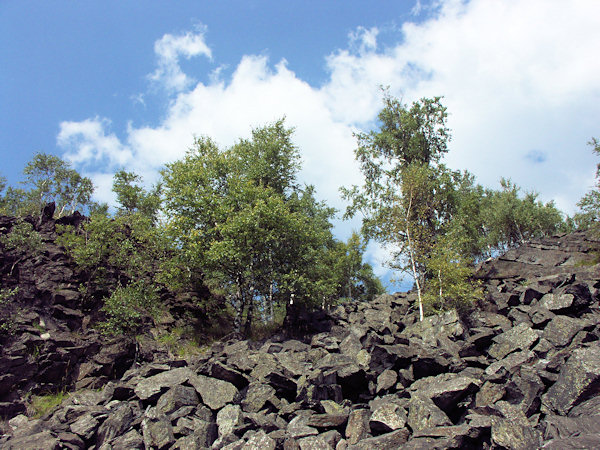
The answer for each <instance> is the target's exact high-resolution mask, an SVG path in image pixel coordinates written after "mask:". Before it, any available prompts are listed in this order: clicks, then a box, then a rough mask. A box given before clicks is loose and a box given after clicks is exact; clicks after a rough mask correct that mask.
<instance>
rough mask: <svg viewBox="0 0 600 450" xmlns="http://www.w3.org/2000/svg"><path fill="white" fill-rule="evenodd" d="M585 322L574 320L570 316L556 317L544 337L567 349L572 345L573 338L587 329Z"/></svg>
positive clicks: (546, 329) (545, 329)
mask: <svg viewBox="0 0 600 450" xmlns="http://www.w3.org/2000/svg"><path fill="white" fill-rule="evenodd" d="M587 325H588V324H587V323H586V322H585V321H583V320H579V319H573V318H572V317H568V316H555V317H554V318H553V319H552V320H551V321H550V323H548V325H546V328H544V333H543V334H542V336H543V337H544V339H546V340H548V341H549V342H550V343H551V344H553V345H554V346H557V347H565V346H567V345H569V344H570V343H571V340H572V339H573V337H574V336H575V335H576V334H577V333H578V332H580V331H581V330H583V329H584V328H586V327H587Z"/></svg>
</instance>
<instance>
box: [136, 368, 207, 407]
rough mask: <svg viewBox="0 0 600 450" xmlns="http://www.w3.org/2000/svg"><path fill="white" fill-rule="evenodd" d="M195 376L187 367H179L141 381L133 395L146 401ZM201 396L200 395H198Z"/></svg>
mask: <svg viewBox="0 0 600 450" xmlns="http://www.w3.org/2000/svg"><path fill="white" fill-rule="evenodd" d="M195 376H196V374H195V373H194V372H192V371H191V370H190V369H188V368H187V367H179V368H177V369H173V370H168V371H166V372H162V373H159V374H156V375H153V376H151V377H148V378H144V379H142V380H141V381H140V382H139V383H138V384H137V385H136V387H135V389H134V391H135V395H137V396H138V398H139V399H141V400H148V399H150V398H151V397H154V396H156V395H158V394H160V393H161V391H162V390H163V389H164V390H166V389H168V388H171V387H173V386H177V385H178V384H183V383H185V382H186V381H188V380H189V379H190V377H195ZM200 395H202V393H200Z"/></svg>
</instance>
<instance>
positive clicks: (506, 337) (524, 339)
mask: <svg viewBox="0 0 600 450" xmlns="http://www.w3.org/2000/svg"><path fill="white" fill-rule="evenodd" d="M538 338H539V336H538V333H537V332H536V331H535V330H533V329H531V327H530V326H529V325H527V324H526V323H521V324H519V325H517V326H516V327H513V328H512V329H510V330H509V331H506V332H504V333H502V334H499V335H498V336H496V337H495V338H494V339H493V342H494V343H493V344H492V346H491V347H490V349H489V350H488V354H489V355H490V356H492V357H493V358H496V359H498V360H500V359H503V358H504V357H505V356H506V355H508V354H509V353H513V352H515V351H517V350H528V349H529V348H530V347H531V346H532V345H533V344H534V343H535V342H536V341H537V340H538Z"/></svg>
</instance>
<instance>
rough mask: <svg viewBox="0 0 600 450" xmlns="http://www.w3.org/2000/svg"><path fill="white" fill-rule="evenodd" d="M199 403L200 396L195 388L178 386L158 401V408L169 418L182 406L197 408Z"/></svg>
mask: <svg viewBox="0 0 600 450" xmlns="http://www.w3.org/2000/svg"><path fill="white" fill-rule="evenodd" d="M198 403H199V400H198V394H196V390H195V389H194V388H192V387H187V386H181V385H178V386H173V387H172V388H170V389H169V390H168V391H167V392H166V393H165V394H163V395H162V396H161V397H160V398H159V399H158V402H157V403H156V408H157V409H158V410H159V411H161V412H162V413H164V414H166V415H167V416H168V415H170V414H171V413H173V412H175V411H177V410H178V409H179V408H181V407H182V406H196V405H197V404H198Z"/></svg>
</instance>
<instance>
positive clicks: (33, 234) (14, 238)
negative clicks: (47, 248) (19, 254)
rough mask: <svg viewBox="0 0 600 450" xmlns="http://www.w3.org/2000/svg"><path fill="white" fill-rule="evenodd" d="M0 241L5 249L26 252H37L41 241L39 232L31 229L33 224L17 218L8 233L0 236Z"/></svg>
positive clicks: (40, 247) (40, 246) (39, 249)
mask: <svg viewBox="0 0 600 450" xmlns="http://www.w3.org/2000/svg"><path fill="white" fill-rule="evenodd" d="M0 243H2V244H3V245H4V248H5V249H7V250H20V251H23V252H28V253H33V254H36V253H39V252H40V251H41V249H42V246H43V242H42V237H41V236H40V234H39V233H38V232H37V231H35V230H34V229H33V225H31V224H30V223H29V222H25V221H24V220H19V221H18V222H17V223H16V224H15V225H13V227H12V228H11V230H10V233H8V234H5V235H3V236H0Z"/></svg>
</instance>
